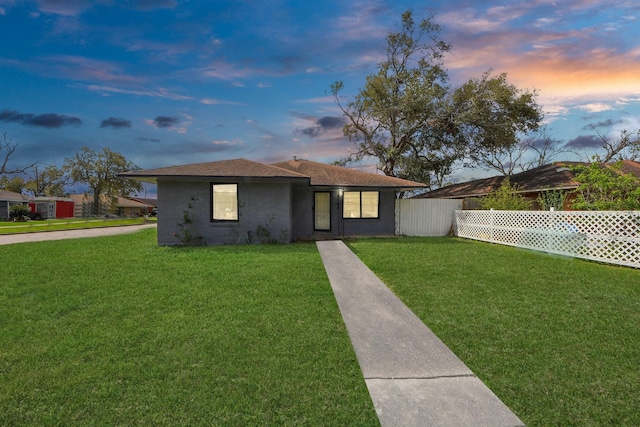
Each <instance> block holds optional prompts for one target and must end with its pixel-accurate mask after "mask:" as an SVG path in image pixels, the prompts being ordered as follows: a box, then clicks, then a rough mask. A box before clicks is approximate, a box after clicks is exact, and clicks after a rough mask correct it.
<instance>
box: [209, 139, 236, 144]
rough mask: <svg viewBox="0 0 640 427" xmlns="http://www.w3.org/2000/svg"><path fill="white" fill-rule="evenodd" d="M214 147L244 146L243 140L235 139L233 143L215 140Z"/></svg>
mask: <svg viewBox="0 0 640 427" xmlns="http://www.w3.org/2000/svg"><path fill="white" fill-rule="evenodd" d="M211 143H212V144H213V145H240V144H242V143H243V142H242V140H241V139H233V140H231V141H228V140H215V141H212V142H211Z"/></svg>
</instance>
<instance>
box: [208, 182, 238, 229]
mask: <svg viewBox="0 0 640 427" xmlns="http://www.w3.org/2000/svg"><path fill="white" fill-rule="evenodd" d="M211 192H212V199H213V200H212V204H213V209H212V211H213V213H212V217H213V220H214V221H237V220H238V184H212V185H211Z"/></svg>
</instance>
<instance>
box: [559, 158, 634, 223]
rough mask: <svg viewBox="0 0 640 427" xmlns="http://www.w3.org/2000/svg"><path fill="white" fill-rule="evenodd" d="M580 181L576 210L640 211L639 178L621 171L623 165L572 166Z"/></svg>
mask: <svg viewBox="0 0 640 427" xmlns="http://www.w3.org/2000/svg"><path fill="white" fill-rule="evenodd" d="M571 170H572V171H573V172H574V173H575V177H574V180H575V181H577V182H579V183H580V185H579V186H578V190H577V191H578V195H577V197H576V199H575V201H574V202H573V208H574V209H579V210H602V211H605V210H640V179H639V178H638V177H636V176H635V175H632V174H625V173H623V172H622V162H621V161H619V162H616V163H614V164H612V165H609V166H607V165H606V164H604V163H600V162H591V163H589V164H588V165H577V166H572V167H571Z"/></svg>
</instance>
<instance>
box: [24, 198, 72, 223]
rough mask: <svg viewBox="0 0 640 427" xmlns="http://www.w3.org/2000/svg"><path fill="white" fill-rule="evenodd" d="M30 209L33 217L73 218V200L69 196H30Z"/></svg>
mask: <svg viewBox="0 0 640 427" xmlns="http://www.w3.org/2000/svg"><path fill="white" fill-rule="evenodd" d="M29 209H30V210H31V214H30V216H31V218H33V219H51V218H71V217H73V200H72V199H71V198H69V197H48V196H40V197H29Z"/></svg>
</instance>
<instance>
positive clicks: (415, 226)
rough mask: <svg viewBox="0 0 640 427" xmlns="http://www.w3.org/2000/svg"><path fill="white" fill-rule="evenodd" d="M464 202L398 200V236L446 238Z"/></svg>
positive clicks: (449, 200)
mask: <svg viewBox="0 0 640 427" xmlns="http://www.w3.org/2000/svg"><path fill="white" fill-rule="evenodd" d="M456 209H462V200H451V199H398V200H396V235H403V236H446V235H448V234H449V232H450V231H451V227H452V225H453V218H454V212H455V211H456Z"/></svg>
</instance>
